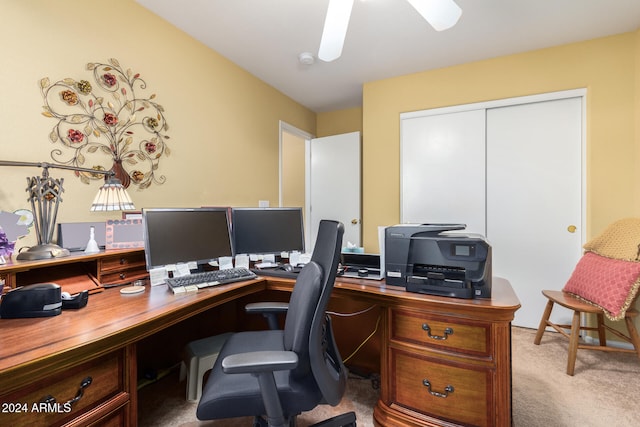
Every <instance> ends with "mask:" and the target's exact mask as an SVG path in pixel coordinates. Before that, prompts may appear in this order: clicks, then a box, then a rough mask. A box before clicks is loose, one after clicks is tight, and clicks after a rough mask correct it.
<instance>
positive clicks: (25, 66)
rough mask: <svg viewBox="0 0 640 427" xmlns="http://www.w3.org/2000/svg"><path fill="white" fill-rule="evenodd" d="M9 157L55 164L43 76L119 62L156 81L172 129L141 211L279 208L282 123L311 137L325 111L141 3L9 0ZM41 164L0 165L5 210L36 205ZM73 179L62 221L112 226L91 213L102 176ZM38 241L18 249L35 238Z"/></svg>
mask: <svg viewBox="0 0 640 427" xmlns="http://www.w3.org/2000/svg"><path fill="white" fill-rule="evenodd" d="M0 10H1V12H0V40H2V44H1V45H0V57H1V58H2V66H1V67H0V93H1V94H2V101H0V129H2V136H0V159H4V160H21V161H34V162H41V161H51V157H50V153H51V151H52V150H53V149H54V148H57V146H56V145H53V144H52V143H50V142H49V140H48V135H49V133H50V132H51V130H52V127H53V125H54V123H55V121H54V120H53V119H50V118H46V117H44V116H42V114H41V113H42V105H43V100H42V96H41V94H40V89H39V85H38V82H39V81H40V79H41V78H43V77H49V78H50V79H51V81H57V80H59V79H62V78H66V77H71V78H74V79H77V80H80V79H86V80H91V79H89V78H88V77H90V75H89V73H88V71H87V70H86V69H85V65H86V64H87V63H88V62H106V61H107V60H108V59H109V58H116V59H117V60H118V61H119V62H120V64H121V65H122V66H123V67H124V68H131V69H132V70H133V71H134V72H138V73H140V74H141V75H142V77H143V78H144V79H145V80H146V82H147V85H148V89H147V90H146V91H145V94H146V95H147V96H148V95H150V94H151V93H155V94H156V95H157V98H156V101H157V102H158V103H159V104H161V105H162V106H163V107H164V109H165V114H166V118H167V121H168V124H169V126H170V128H169V131H168V135H169V136H170V138H171V139H170V140H169V145H170V148H171V150H172V152H171V156H169V157H167V158H164V159H162V161H161V162H160V169H159V170H158V173H159V174H161V175H164V176H166V183H165V184H163V185H153V186H152V187H151V188H149V189H146V190H143V191H136V189H135V188H134V187H133V186H132V187H130V194H131V197H132V198H133V199H134V202H135V204H136V208H143V207H154V206H155V207H158V206H189V207H191V206H201V205H236V206H257V204H258V200H269V201H270V204H271V206H277V205H278V139H279V127H278V123H279V120H283V121H285V122H287V123H289V124H291V125H293V126H295V127H297V128H299V129H302V130H304V131H306V132H309V133H311V134H315V133H316V129H315V127H316V114H315V113H314V112H312V111H310V110H308V109H306V108H304V107H302V106H301V105H299V104H297V103H296V102H294V101H292V100H291V99H290V98H288V97H286V96H284V95H283V94H281V93H280V92H278V91H276V90H275V89H274V88H272V87H271V86H268V85H267V84H265V83H264V82H262V81H261V80H259V79H257V78H255V77H254V76H252V75H250V74H249V73H247V72H246V71H244V70H242V69H240V68H239V67H237V66H236V65H234V64H233V63H231V62H230V61H228V60H227V59H225V58H223V57H222V56H220V55H219V54H217V53H216V52H214V51H212V50H210V49H209V48H207V47H205V46H204V45H202V44H201V43H199V42H197V41H195V40H194V39H192V38H191V37H189V36H187V35H185V34H184V33H183V32H181V31H179V30H177V29H176V28H175V27H173V26H171V25H169V24H168V23H167V22H166V21H164V20H162V19H160V18H158V17H157V16H156V15H153V14H152V13H150V12H148V11H147V10H146V9H144V8H142V7H141V6H139V5H138V4H137V3H135V1H134V0H112V1H111V2H109V3H107V4H105V3H104V2H99V1H95V0H55V1H54V0H29V1H19V0H0ZM40 173H41V171H40V170H37V169H31V168H15V167H13V168H11V167H10V168H8V167H4V168H0V210H5V211H13V210H16V209H19V208H28V207H29V206H28V204H27V201H26V198H27V195H26V192H25V191H24V189H25V187H26V179H25V178H26V177H27V176H31V175H39V174H40ZM51 175H52V176H54V177H56V178H64V180H65V189H66V191H65V193H64V197H63V204H62V207H61V211H60V216H59V221H60V222H67V221H103V220H105V219H106V218H112V217H113V216H114V215H113V214H111V215H106V214H105V215H103V214H97V213H90V212H88V209H89V206H90V204H91V202H92V201H93V197H94V195H95V193H96V192H97V189H98V187H99V183H98V182H92V183H91V184H90V185H85V184H81V183H80V182H79V180H78V179H77V178H75V177H74V176H73V173H71V172H69V171H61V170H52V173H51ZM33 243H35V240H34V239H33V240H32V237H28V238H26V239H23V240H21V241H20V242H19V245H21V246H22V245H27V244H33Z"/></svg>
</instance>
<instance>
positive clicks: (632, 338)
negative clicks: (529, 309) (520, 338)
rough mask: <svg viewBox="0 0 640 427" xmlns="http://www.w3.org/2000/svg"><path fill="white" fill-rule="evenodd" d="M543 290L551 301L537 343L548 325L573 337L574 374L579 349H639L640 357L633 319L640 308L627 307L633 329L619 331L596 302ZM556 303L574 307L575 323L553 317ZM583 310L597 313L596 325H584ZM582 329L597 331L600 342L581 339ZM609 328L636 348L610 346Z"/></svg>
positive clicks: (627, 320)
mask: <svg viewBox="0 0 640 427" xmlns="http://www.w3.org/2000/svg"><path fill="white" fill-rule="evenodd" d="M542 294H543V295H544V296H545V297H547V299H548V300H549V301H548V302H547V306H546V308H545V310H544V313H543V315H542V319H541V320H540V326H539V327H538V332H537V333H536V337H535V339H534V341H533V343H534V344H536V345H539V344H540V340H541V339H542V335H543V334H544V332H545V330H546V328H547V326H550V327H552V328H553V329H555V330H556V331H557V332H559V333H560V334H561V335H562V336H564V337H565V338H567V339H568V340H569V359H568V361H567V374H568V375H573V371H574V368H575V365H576V356H577V353H578V349H584V350H600V351H610V352H620V353H635V354H636V355H637V356H638V357H639V358H640V337H639V336H638V331H637V330H636V327H635V324H634V322H633V320H634V318H635V317H637V316H638V311H637V310H636V309H635V308H629V309H628V310H627V311H626V314H625V317H624V321H625V323H626V325H627V330H628V331H629V335H628V336H627V335H624V334H623V333H621V332H620V331H617V330H615V329H613V328H611V327H610V326H608V325H606V324H605V323H604V312H603V311H602V310H601V309H600V308H598V307H596V306H593V305H591V304H589V303H586V302H584V301H582V300H580V299H578V298H576V297H574V296H572V295H571V294H568V293H566V292H562V291H550V290H545V291H542ZM554 304H559V305H561V306H563V307H565V308H568V309H569V310H573V319H572V322H571V325H560V324H556V323H553V322H551V321H550V320H549V317H550V316H551V310H553V305H554ZM581 313H591V314H595V315H596V319H597V325H596V327H587V326H582V325H581V324H580V315H581ZM566 330H569V331H570V333H567V332H566ZM580 331H597V332H598V340H599V345H595V344H586V343H584V342H581V341H580ZM606 331H609V332H611V333H612V334H614V335H616V336H617V337H619V338H621V339H623V340H625V341H627V342H629V343H631V344H632V345H633V349H627V348H619V347H609V346H607V339H606Z"/></svg>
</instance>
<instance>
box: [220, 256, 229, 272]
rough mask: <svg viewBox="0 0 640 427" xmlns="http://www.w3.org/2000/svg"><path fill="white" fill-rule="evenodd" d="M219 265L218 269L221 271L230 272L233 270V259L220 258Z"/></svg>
mask: <svg viewBox="0 0 640 427" xmlns="http://www.w3.org/2000/svg"><path fill="white" fill-rule="evenodd" d="M218 264H220V266H219V267H218V268H219V269H220V270H228V269H230V268H233V257H230V256H221V257H220V258H218Z"/></svg>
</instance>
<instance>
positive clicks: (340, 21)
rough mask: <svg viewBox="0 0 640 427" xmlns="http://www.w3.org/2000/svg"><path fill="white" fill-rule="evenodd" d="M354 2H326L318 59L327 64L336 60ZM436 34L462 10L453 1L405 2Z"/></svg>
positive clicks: (457, 16) (452, 23) (456, 17)
mask: <svg viewBox="0 0 640 427" xmlns="http://www.w3.org/2000/svg"><path fill="white" fill-rule="evenodd" d="M353 1H354V0H329V7H328V9H327V16H326V18H325V21H324V29H323V31H322V39H321V40H320V49H319V50H318V58H320V59H321V60H323V61H325V62H331V61H334V60H336V59H338V58H339V57H340V55H341V54H342V46H343V45H344V38H345V36H346V34H347V27H348V25H349V18H350V17H351V9H352V8H353ZM407 1H408V2H409V4H411V6H413V7H414V9H415V10H417V11H418V13H419V14H420V15H422V17H423V18H424V19H425V20H426V21H427V22H428V23H429V24H431V26H432V27H433V28H434V29H435V30H436V31H443V30H446V29H448V28H451V27H453V26H454V25H455V24H456V23H457V22H458V19H460V15H462V9H460V7H459V6H458V5H457V4H456V3H455V2H454V1H453V0H407Z"/></svg>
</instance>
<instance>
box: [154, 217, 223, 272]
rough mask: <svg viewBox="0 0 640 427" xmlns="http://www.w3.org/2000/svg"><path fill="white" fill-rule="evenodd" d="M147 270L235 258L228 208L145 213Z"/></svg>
mask: <svg viewBox="0 0 640 427" xmlns="http://www.w3.org/2000/svg"><path fill="white" fill-rule="evenodd" d="M142 219H143V223H144V250H145V257H146V263H147V270H151V269H152V268H157V267H163V266H166V265H171V264H178V263H187V262H196V263H198V265H200V264H205V263H208V262H210V261H212V260H215V259H217V258H219V257H223V256H231V255H232V254H233V250H232V246H231V235H230V229H229V217H228V215H227V209H225V208H197V209H196V208H194V209H184V208H182V209H171V208H167V209H143V210H142Z"/></svg>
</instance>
